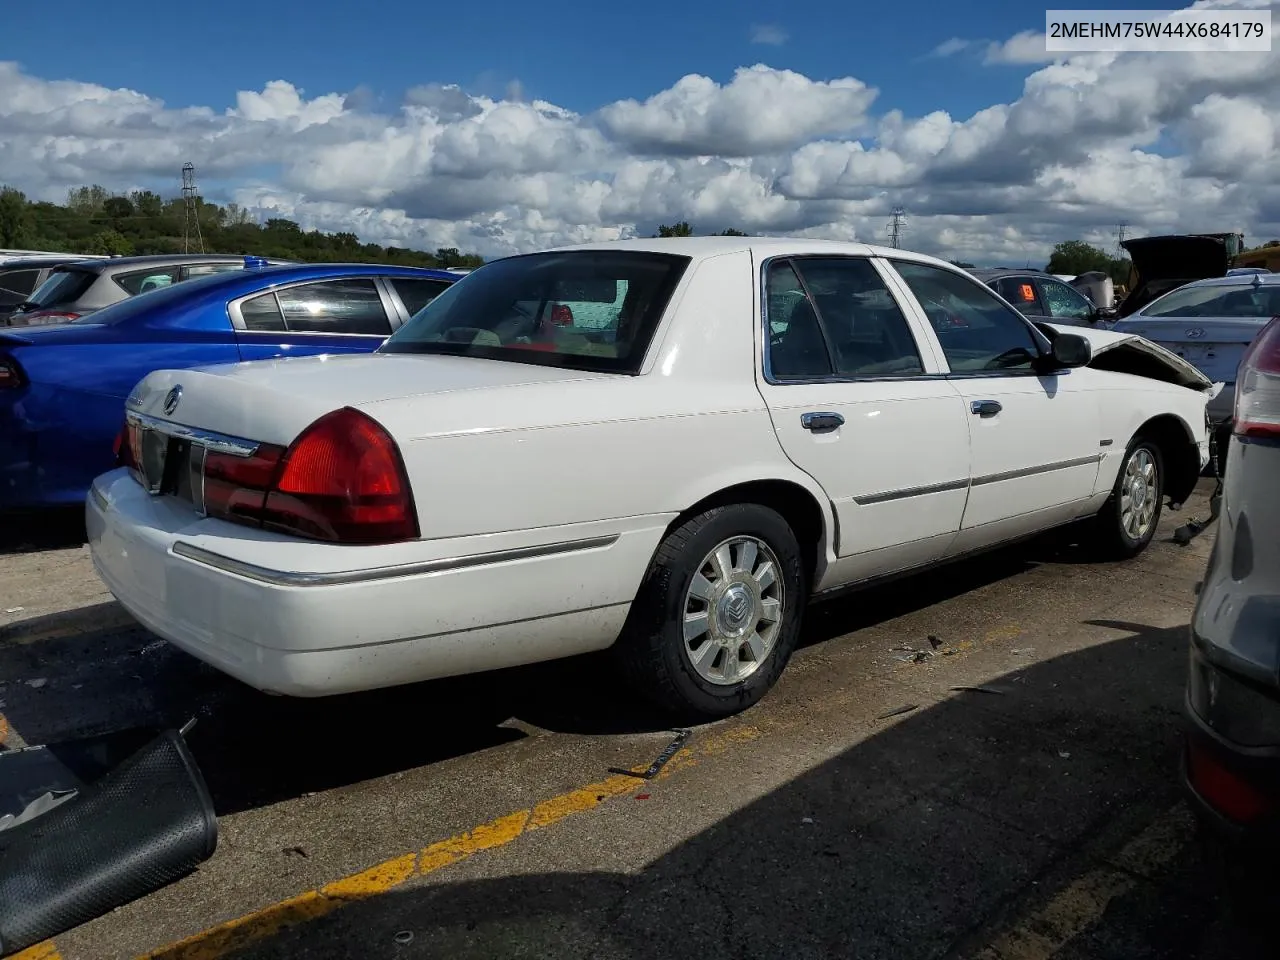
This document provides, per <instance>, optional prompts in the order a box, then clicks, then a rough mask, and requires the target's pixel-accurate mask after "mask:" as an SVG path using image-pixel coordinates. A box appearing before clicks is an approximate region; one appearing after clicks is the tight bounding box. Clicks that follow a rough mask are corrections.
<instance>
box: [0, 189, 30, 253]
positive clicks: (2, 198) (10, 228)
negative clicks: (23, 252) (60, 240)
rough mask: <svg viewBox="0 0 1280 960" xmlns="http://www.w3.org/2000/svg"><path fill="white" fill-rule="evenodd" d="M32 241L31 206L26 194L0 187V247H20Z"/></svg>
mask: <svg viewBox="0 0 1280 960" xmlns="http://www.w3.org/2000/svg"><path fill="white" fill-rule="evenodd" d="M31 242H32V217H31V208H30V206H29V205H28V203H27V197H26V194H24V193H23V192H22V191H21V190H15V189H14V188H13V187H0V247H6V248H8V249H10V250H14V249H22V248H24V247H27V246H30V244H31Z"/></svg>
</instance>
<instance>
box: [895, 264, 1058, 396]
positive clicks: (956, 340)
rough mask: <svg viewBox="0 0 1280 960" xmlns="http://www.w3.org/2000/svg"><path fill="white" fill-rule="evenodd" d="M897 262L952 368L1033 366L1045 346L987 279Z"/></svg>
mask: <svg viewBox="0 0 1280 960" xmlns="http://www.w3.org/2000/svg"><path fill="white" fill-rule="evenodd" d="M893 267H894V269H895V270H897V271H898V274H899V275H900V276H901V277H902V279H903V281H905V283H906V284H907V286H908V287H909V288H910V290H911V292H912V293H913V294H914V295H915V298H916V299H917V300H918V301H919V302H920V306H921V307H923V308H924V312H925V315H926V316H927V317H928V318H929V323H930V325H932V327H933V329H934V332H935V333H936V334H937V335H938V342H939V343H940V344H941V346H942V351H943V353H944V354H945V355H946V358H947V363H948V365H949V366H950V367H951V372H952V373H992V372H998V371H1007V372H1022V371H1030V370H1032V369H1033V366H1034V364H1035V362H1036V360H1037V359H1038V358H1039V356H1040V346H1039V344H1038V343H1037V342H1036V339H1035V336H1034V335H1033V334H1032V332H1031V327H1030V325H1029V324H1028V323H1027V321H1026V320H1024V319H1023V318H1022V316H1021V315H1020V314H1019V313H1018V312H1017V311H1015V310H1011V309H1010V308H1009V307H1007V306H1006V305H1005V304H1004V303H1002V302H1001V301H1000V299H999V298H998V297H996V295H995V294H994V293H992V292H991V291H990V290H988V289H987V288H986V287H984V286H983V285H982V284H980V283H977V282H975V281H973V280H970V279H969V278H968V277H965V276H963V275H962V274H959V273H956V272H955V271H952V270H947V269H945V268H943V267H936V266H934V265H932V264H927V263H915V262H911V261H906V260H895V261H893Z"/></svg>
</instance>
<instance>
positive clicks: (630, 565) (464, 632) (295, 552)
mask: <svg viewBox="0 0 1280 960" xmlns="http://www.w3.org/2000/svg"><path fill="white" fill-rule="evenodd" d="M85 520H86V527H87V530H88V534H89V544H90V549H91V553H92V556H93V563H94V567H95V569H96V570H97V572H98V575H99V576H100V577H101V579H102V580H103V582H104V583H105V584H106V585H107V587H108V588H109V589H110V590H111V592H112V593H113V594H114V595H115V596H116V598H117V599H118V600H119V601H120V603H121V604H122V605H123V606H124V607H125V609H126V610H128V611H129V613H130V614H132V615H133V616H134V617H135V618H136V619H137V620H139V621H140V622H141V623H142V624H143V625H144V626H145V627H147V629H149V630H151V631H152V632H153V633H156V634H158V635H159V636H161V637H163V638H165V639H166V640H168V641H170V642H171V643H173V644H174V645H175V646H177V647H179V648H181V649H183V650H185V651H186V652H187V653H190V654H192V655H193V656H195V657H197V658H199V659H201V660H204V661H206V662H207V663H210V664H212V665H213V666H215V667H217V668H218V669H219V670H222V671H223V672H225V673H228V674H230V675H232V676H234V677H236V678H237V679H239V680H241V681H243V682H245V683H247V684H249V685H250V686H253V687H256V688H258V689H260V690H265V691H267V692H271V693H282V694H289V695H293V696H325V695H329V694H336V693H349V692H354V691H359V690H370V689H377V688H380V687H387V686H393V685H397V684H402V683H413V682H416V681H420V680H428V679H433V678H436V677H445V676H455V675H459V674H465V673H475V672H479V671H484V670H492V669H497V668H501V667H509V666H516V665H519V664H525V663H533V662H537V661H540V660H550V659H555V658H558V657H564V656H571V655H574V654H579V653H585V652H588V651H591V650H597V649H601V648H604V647H607V646H609V645H610V644H612V643H613V641H614V640H615V639H616V638H617V636H618V633H619V631H620V630H621V627H622V624H623V622H624V620H625V618H626V615H627V612H628V610H629V609H630V602H631V600H632V598H633V597H634V595H635V590H636V587H637V585H638V584H639V582H640V578H641V576H642V575H643V573H644V570H645V568H646V567H647V565H648V563H649V559H650V557H651V556H652V553H653V550H654V549H655V548H656V546H657V544H658V541H659V540H660V539H661V536H662V534H663V532H664V530H665V527H666V523H667V522H668V518H665V517H655V518H630V519H628V520H626V521H614V522H612V527H611V528H610V527H609V526H606V525H604V524H581V525H578V526H577V527H576V528H573V529H570V528H559V529H558V530H546V529H542V530H532V531H515V532H512V533H510V534H502V535H498V536H487V537H470V538H458V539H453V540H435V541H415V542H411V543H404V544H391V545H388V546H385V547H339V546H336V545H333V544H318V543H310V542H307V541H300V540H297V539H295V538H289V537H283V536H278V535H274V534H269V533H265V532H263V531H260V530H254V529H251V528H246V527H239V526H236V525H234V524H229V523H225V522H223V521H219V520H210V519H203V518H200V517H198V516H197V515H196V514H195V513H193V512H192V510H191V508H190V506H189V505H187V504H182V503H179V502H177V501H175V500H172V499H171V498H168V497H151V496H149V495H148V494H147V493H146V492H145V491H144V490H143V489H142V487H141V486H139V485H138V484H137V483H136V482H134V481H133V479H132V478H131V477H130V476H129V475H128V473H127V471H124V470H116V471H113V472H111V473H108V474H106V475H104V476H102V477H99V478H98V479H97V480H96V481H95V482H94V484H93V487H92V488H91V490H90V493H89V496H88V499H87V501H86V506H85Z"/></svg>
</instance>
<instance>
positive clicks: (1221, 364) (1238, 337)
mask: <svg viewBox="0 0 1280 960" xmlns="http://www.w3.org/2000/svg"><path fill="white" fill-rule="evenodd" d="M1266 324H1267V321H1266V320H1239V319H1235V318H1225V317H1224V318H1222V319H1216V318H1212V317H1189V318H1188V317H1180V318H1170V319H1167V320H1166V319H1157V318H1155V317H1150V318H1147V317H1139V318H1137V319H1133V320H1126V321H1125V322H1124V332H1125V333H1130V334H1135V335H1137V336H1139V337H1143V338H1145V339H1147V340H1150V341H1151V342H1153V343H1158V344H1159V345H1160V346H1162V347H1164V348H1165V349H1167V350H1169V351H1171V352H1172V353H1175V354H1177V355H1178V356H1179V357H1181V358H1183V359H1184V360H1186V361H1187V362H1188V363H1190V364H1192V365H1193V366H1194V367H1195V368H1196V369H1197V370H1199V371H1201V372H1202V373H1203V374H1204V375H1205V376H1207V377H1208V378H1209V379H1211V380H1221V381H1222V382H1224V383H1234V382H1235V379H1236V370H1237V368H1238V367H1239V366H1240V360H1241V359H1242V358H1243V356H1244V351H1245V349H1246V348H1247V347H1248V346H1249V344H1251V343H1252V342H1253V341H1254V339H1255V338H1256V337H1257V336H1258V333H1259V332H1260V331H1261V330H1262V328H1263V327H1264V326H1266Z"/></svg>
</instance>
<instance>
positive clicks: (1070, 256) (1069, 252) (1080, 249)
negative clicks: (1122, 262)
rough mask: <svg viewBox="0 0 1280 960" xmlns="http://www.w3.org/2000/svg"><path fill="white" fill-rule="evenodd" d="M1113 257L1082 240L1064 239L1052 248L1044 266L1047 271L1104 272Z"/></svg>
mask: <svg viewBox="0 0 1280 960" xmlns="http://www.w3.org/2000/svg"><path fill="white" fill-rule="evenodd" d="M1113 263H1114V258H1113V257H1111V256H1109V255H1108V254H1107V252H1106V251H1105V250H1099V249H1098V248H1097V247H1095V246H1092V245H1090V244H1087V243H1085V242H1084V241H1083V240H1064V241H1063V242H1062V243H1060V244H1058V245H1057V246H1055V247H1054V248H1053V254H1052V255H1051V256H1050V257H1049V264H1048V266H1046V267H1045V270H1047V271H1048V272H1049V273H1069V274H1077V275H1078V274H1081V273H1088V272H1089V271H1090V270H1101V271H1103V272H1104V273H1105V272H1106V271H1108V270H1110V269H1111V266H1112V264H1113Z"/></svg>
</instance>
